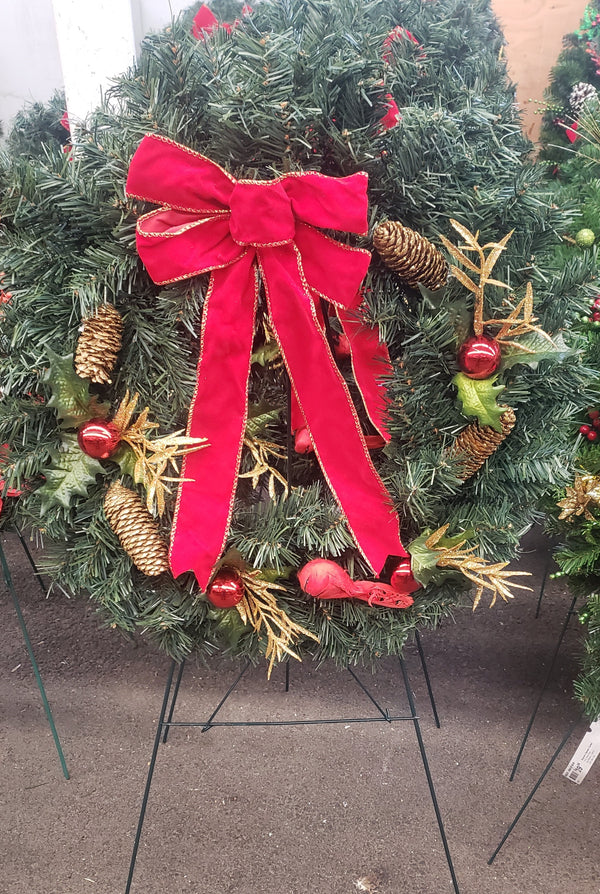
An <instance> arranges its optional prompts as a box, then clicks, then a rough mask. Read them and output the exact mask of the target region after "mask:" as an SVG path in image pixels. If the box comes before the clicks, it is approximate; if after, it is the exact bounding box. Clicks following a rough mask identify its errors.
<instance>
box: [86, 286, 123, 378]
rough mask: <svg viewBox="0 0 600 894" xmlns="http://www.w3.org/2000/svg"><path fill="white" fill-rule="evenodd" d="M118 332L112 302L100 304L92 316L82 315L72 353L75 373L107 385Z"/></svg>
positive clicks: (119, 323) (120, 330)
mask: <svg viewBox="0 0 600 894" xmlns="http://www.w3.org/2000/svg"><path fill="white" fill-rule="evenodd" d="M122 333H123V320H122V319H121V314H120V313H119V311H118V310H117V309H116V307H113V306H112V304H102V305H101V306H100V307H99V308H98V310H97V311H96V313H95V314H94V316H93V317H86V318H85V319H84V320H83V321H82V326H81V335H80V336H79V341H78V342H77V350H76V352H75V371H76V373H77V375H78V376H79V377H80V378H82V379H90V381H92V382H98V383H100V384H102V385H108V384H110V382H111V378H110V374H111V372H112V371H113V369H114V366H115V363H116V361H117V354H118V353H119V351H120V350H121V335H122Z"/></svg>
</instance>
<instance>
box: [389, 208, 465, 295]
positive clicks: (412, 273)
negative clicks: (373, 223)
mask: <svg viewBox="0 0 600 894" xmlns="http://www.w3.org/2000/svg"><path fill="white" fill-rule="evenodd" d="M373 244H374V246H375V248H376V249H377V251H378V252H379V254H380V255H381V257H382V259H383V261H384V262H385V264H386V265H387V266H388V267H389V268H390V270H393V271H394V272H395V273H397V274H398V276H399V277H400V278H401V279H403V280H405V281H406V282H407V283H408V285H409V286H413V287H415V286H417V284H418V283H421V285H423V286H425V288H426V289H430V290H431V291H432V292H435V291H436V290H437V289H440V288H441V287H442V286H443V285H445V283H446V280H447V279H448V264H447V262H446V259H445V258H444V256H443V254H442V253H441V251H439V250H438V249H437V248H436V247H435V245H433V243H431V242H430V241H429V240H428V239H426V238H425V237H424V236H421V235H420V234H419V233H417V232H415V230H411V229H410V228H409V227H405V226H403V224H401V223H400V221H398V220H387V221H385V222H384V223H381V224H379V226H378V227H376V229H375V232H374V233H373Z"/></svg>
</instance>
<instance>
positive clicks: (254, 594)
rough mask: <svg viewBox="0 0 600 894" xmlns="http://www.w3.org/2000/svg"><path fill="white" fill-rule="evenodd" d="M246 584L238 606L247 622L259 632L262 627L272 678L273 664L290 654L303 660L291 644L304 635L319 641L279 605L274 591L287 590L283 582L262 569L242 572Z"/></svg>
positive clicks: (269, 671) (241, 616)
mask: <svg viewBox="0 0 600 894" xmlns="http://www.w3.org/2000/svg"><path fill="white" fill-rule="evenodd" d="M239 574H240V577H241V579H242V583H243V584H244V590H245V593H244V596H243V598H242V600H241V602H238V604H237V605H236V608H237V610H238V613H239V615H240V618H241V619H242V621H243V622H244V624H250V625H251V626H252V627H253V628H254V630H255V631H256V633H257V634H260V633H261V632H262V631H263V629H264V632H265V633H266V636H267V647H266V650H265V658H266V659H267V661H268V662H269V668H268V671H267V678H270V676H271V671H272V670H273V665H274V664H275V662H276V661H281V659H282V658H283V657H284V656H285V655H290V656H291V657H292V658H296V659H297V660H298V661H301V660H302V659H301V658H300V656H299V655H298V653H297V652H295V651H294V649H293V648H292V646H293V645H294V643H295V641H296V640H298V639H299V638H300V637H301V636H308V637H310V638H311V639H314V640H315V642H317V643H318V642H319V640H318V639H317V637H316V636H315V635H314V633H311V632H310V630H306V628H304V627H301V626H300V624H296V622H295V621H292V620H291V618H290V617H289V616H288V615H287V614H286V613H285V612H284V611H283V609H281V608H279V606H278V605H277V599H276V597H275V593H274V592H273V591H274V590H285V587H282V586H281V584H275V583H272V582H271V581H268V580H265V579H264V578H263V577H261V574H260V571H257V570H254V571H247V570H242V571H239Z"/></svg>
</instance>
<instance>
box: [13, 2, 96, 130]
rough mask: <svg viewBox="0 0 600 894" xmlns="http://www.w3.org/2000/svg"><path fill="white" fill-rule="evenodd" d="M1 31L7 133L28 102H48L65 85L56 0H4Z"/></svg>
mask: <svg viewBox="0 0 600 894" xmlns="http://www.w3.org/2000/svg"><path fill="white" fill-rule="evenodd" d="M83 2H85V0H83ZM90 2H92V0H90ZM0 34H1V35H2V50H1V52H0V121H1V122H2V126H3V128H4V132H5V133H6V130H7V127H8V126H9V125H10V120H11V119H12V118H13V117H14V115H15V114H16V113H17V112H18V111H19V110H20V109H22V108H23V106H24V105H25V104H26V103H28V102H29V103H31V102H36V101H40V102H44V101H45V100H47V99H49V98H50V97H51V96H52V94H53V93H54V91H55V90H58V89H60V88H61V87H62V85H63V76H62V68H61V64H60V56H59V53H58V43H57V39H56V29H55V27H54V15H53V10H52V0H0Z"/></svg>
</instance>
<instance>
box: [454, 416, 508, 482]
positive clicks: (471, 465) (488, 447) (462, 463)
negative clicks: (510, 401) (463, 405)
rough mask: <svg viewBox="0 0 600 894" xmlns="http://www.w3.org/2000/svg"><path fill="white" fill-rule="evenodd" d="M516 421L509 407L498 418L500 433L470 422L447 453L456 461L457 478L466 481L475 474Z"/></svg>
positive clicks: (489, 427)
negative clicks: (457, 461)
mask: <svg viewBox="0 0 600 894" xmlns="http://www.w3.org/2000/svg"><path fill="white" fill-rule="evenodd" d="M515 421H516V417H515V412H514V410H513V409H512V408H511V407H506V410H505V411H504V413H503V414H502V416H501V417H500V422H501V423H502V431H501V432H499V431H496V430H495V429H494V428H492V426H491V425H480V424H479V422H477V421H476V422H472V423H471V424H470V425H468V426H467V427H466V428H465V429H463V430H462V431H461V433H460V434H459V436H458V437H457V438H456V440H455V442H454V444H453V445H452V447H451V448H450V450H449V451H448V456H449V457H450V458H452V459H458V460H459V464H458V476H459V478H462V480H463V481H466V480H467V478H470V477H471V476H472V475H474V474H475V472H477V471H478V470H479V469H480V468H481V467H482V465H483V464H484V462H485V461H486V459H488V457H490V456H491V455H492V453H494V451H495V450H497V449H498V447H499V446H500V444H501V443H502V441H503V440H504V439H505V438H506V437H507V436H508V435H509V434H510V433H511V431H512V430H513V428H514V425H515Z"/></svg>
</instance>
